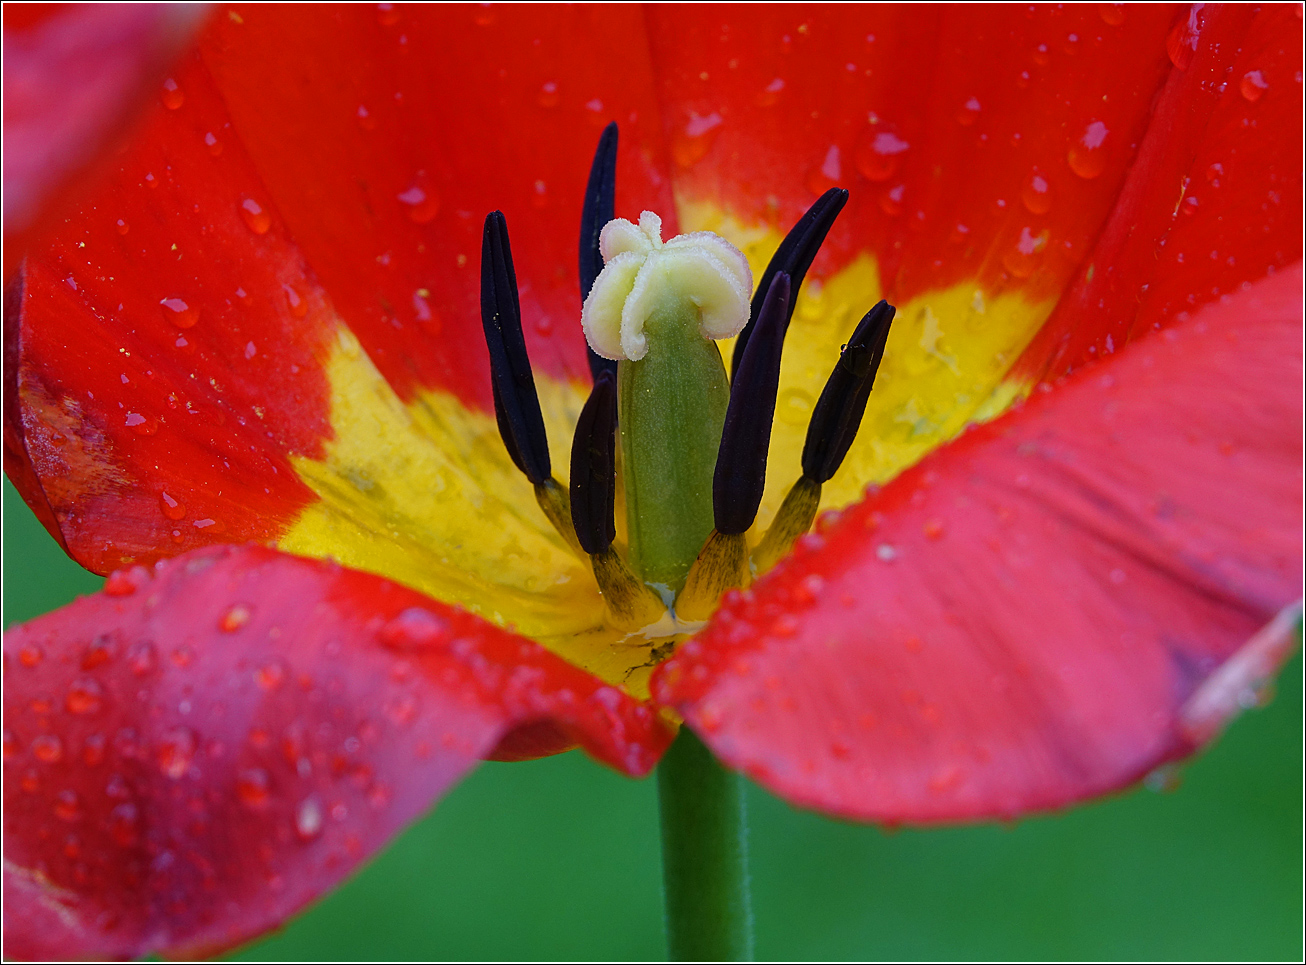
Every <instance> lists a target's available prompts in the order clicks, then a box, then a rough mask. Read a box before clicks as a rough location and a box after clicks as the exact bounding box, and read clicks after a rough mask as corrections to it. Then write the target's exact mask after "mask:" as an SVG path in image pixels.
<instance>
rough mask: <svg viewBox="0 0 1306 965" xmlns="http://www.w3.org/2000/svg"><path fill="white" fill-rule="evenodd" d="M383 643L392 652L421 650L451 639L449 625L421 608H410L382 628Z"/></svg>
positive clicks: (381, 637)
mask: <svg viewBox="0 0 1306 965" xmlns="http://www.w3.org/2000/svg"><path fill="white" fill-rule="evenodd" d="M380 639H381V643H382V644H383V645H384V646H386V647H389V648H390V649H391V650H399V651H407V650H421V649H425V648H428V647H434V646H438V645H440V644H442V643H444V642H445V641H446V640H448V639H449V623H448V621H446V620H445V619H444V618H443V617H440V616H437V615H436V614H434V613H432V612H431V611H430V610H425V609H423V608H421V607H409V608H408V609H407V610H404V611H403V612H401V613H399V614H398V615H397V616H395V617H392V618H391V619H390V620H389V622H387V623H386V625H385V626H383V627H382V628H381V633H380Z"/></svg>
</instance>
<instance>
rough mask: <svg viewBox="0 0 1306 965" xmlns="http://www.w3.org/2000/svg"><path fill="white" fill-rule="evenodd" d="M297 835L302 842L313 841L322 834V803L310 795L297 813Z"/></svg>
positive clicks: (300, 803)
mask: <svg viewBox="0 0 1306 965" xmlns="http://www.w3.org/2000/svg"><path fill="white" fill-rule="evenodd" d="M295 833H296V834H298V835H299V838H300V840H301V841H312V840H313V839H314V838H316V837H317V836H318V835H319V834H321V833H322V802H321V801H320V800H319V799H318V796H317V795H316V794H310V795H309V796H308V797H306V798H304V800H302V801H300V802H299V807H298V808H297V809H296V811H295Z"/></svg>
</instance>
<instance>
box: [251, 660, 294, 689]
mask: <svg viewBox="0 0 1306 965" xmlns="http://www.w3.org/2000/svg"><path fill="white" fill-rule="evenodd" d="M285 679H286V668H285V666H284V665H283V664H282V663H281V661H279V660H273V661H272V662H271V663H268V664H264V665H263V666H262V667H259V668H258V669H257V670H255V671H254V682H255V683H257V684H258V685H259V686H260V687H262V688H263V689H264V690H276V689H277V688H278V687H280V686H281V685H282V684H283V683H284V682H285Z"/></svg>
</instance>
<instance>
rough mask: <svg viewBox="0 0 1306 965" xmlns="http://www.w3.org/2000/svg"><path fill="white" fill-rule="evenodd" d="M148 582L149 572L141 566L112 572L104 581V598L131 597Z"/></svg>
mask: <svg viewBox="0 0 1306 965" xmlns="http://www.w3.org/2000/svg"><path fill="white" fill-rule="evenodd" d="M149 580H150V571H149V570H147V569H146V568H145V567H143V566H131V567H124V568H123V569H121V570H114V571H113V572H112V573H110V574H109V577H108V579H106V580H105V581H104V594H105V596H131V595H132V594H133V593H135V592H136V590H137V589H138V588H139V587H142V586H144V585H145V584H146V583H148V582H149Z"/></svg>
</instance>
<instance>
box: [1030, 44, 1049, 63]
mask: <svg viewBox="0 0 1306 965" xmlns="http://www.w3.org/2000/svg"><path fill="white" fill-rule="evenodd" d="M1051 59H1052V55H1051V54H1050V53H1048V45H1047V44H1039V45H1038V46H1037V47H1035V48H1034V63H1036V64H1038V65H1039V66H1040V67H1044V66H1047V63H1048V61H1050V60H1051Z"/></svg>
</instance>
